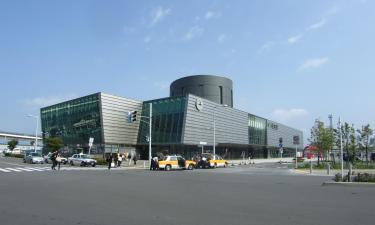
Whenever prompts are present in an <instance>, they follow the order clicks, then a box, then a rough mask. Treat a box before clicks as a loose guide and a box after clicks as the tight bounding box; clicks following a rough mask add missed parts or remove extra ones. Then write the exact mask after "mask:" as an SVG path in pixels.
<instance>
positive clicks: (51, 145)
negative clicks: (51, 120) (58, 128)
mask: <svg viewBox="0 0 375 225" xmlns="http://www.w3.org/2000/svg"><path fill="white" fill-rule="evenodd" d="M63 144H64V142H63V140H62V139H61V138H60V137H50V138H47V139H46V146H47V148H48V149H49V150H51V151H53V152H55V151H57V150H59V149H60V148H61V147H62V146H63Z"/></svg>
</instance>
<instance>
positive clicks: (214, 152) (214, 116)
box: [213, 105, 228, 159]
mask: <svg viewBox="0 0 375 225" xmlns="http://www.w3.org/2000/svg"><path fill="white" fill-rule="evenodd" d="M227 106H228V105H221V107H227ZM216 108H217V106H214V114H213V127H214V144H213V145H214V149H213V150H214V151H213V154H214V159H216Z"/></svg>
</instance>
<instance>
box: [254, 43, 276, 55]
mask: <svg viewBox="0 0 375 225" xmlns="http://www.w3.org/2000/svg"><path fill="white" fill-rule="evenodd" d="M274 45H275V42H274V41H268V42H266V43H264V44H263V45H262V46H261V47H260V49H259V51H258V53H263V52H264V51H267V50H269V49H270V48H271V47H272V46H274Z"/></svg>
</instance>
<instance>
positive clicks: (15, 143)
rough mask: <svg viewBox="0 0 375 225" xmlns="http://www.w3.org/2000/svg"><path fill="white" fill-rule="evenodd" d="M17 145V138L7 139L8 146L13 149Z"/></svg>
mask: <svg viewBox="0 0 375 225" xmlns="http://www.w3.org/2000/svg"><path fill="white" fill-rule="evenodd" d="M17 145H18V141H17V140H11V141H8V148H9V149H10V150H11V151H13V149H14V148H15V147H16V146H17Z"/></svg>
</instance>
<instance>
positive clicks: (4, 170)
mask: <svg viewBox="0 0 375 225" xmlns="http://www.w3.org/2000/svg"><path fill="white" fill-rule="evenodd" d="M0 171H3V172H5V173H9V172H11V171H9V170H6V169H1V168H0Z"/></svg>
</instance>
